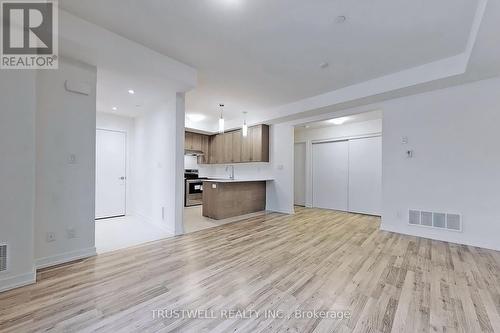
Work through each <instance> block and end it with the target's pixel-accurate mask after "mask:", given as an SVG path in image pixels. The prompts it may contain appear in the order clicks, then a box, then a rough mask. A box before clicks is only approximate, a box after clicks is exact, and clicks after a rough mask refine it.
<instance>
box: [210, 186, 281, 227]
mask: <svg viewBox="0 0 500 333" xmlns="http://www.w3.org/2000/svg"><path fill="white" fill-rule="evenodd" d="M268 181H272V179H208V180H205V181H203V216H205V217H209V218H212V219H215V220H222V219H226V218H229V217H234V216H240V215H245V214H250V213H255V212H260V211H263V210H265V209H266V183H267V182H268Z"/></svg>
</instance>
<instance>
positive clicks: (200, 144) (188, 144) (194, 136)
mask: <svg viewBox="0 0 500 333" xmlns="http://www.w3.org/2000/svg"><path fill="white" fill-rule="evenodd" d="M209 140H210V137H209V136H208V135H204V134H198V133H193V132H185V137H184V150H185V151H187V152H190V153H195V154H197V155H198V163H199V164H208V163H209V155H210V151H209Z"/></svg>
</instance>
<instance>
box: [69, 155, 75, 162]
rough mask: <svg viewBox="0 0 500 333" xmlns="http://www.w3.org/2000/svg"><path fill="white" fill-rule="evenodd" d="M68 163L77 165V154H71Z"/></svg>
mask: <svg viewBox="0 0 500 333" xmlns="http://www.w3.org/2000/svg"><path fill="white" fill-rule="evenodd" d="M68 163H69V164H76V155H75V154H70V155H69V156H68Z"/></svg>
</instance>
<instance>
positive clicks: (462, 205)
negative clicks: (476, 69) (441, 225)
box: [277, 77, 500, 250]
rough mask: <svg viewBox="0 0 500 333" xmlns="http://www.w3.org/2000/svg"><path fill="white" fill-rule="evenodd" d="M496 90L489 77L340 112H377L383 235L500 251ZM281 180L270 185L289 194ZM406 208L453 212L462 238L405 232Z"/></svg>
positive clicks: (499, 86)
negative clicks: (408, 154) (460, 220)
mask: <svg viewBox="0 0 500 333" xmlns="http://www.w3.org/2000/svg"><path fill="white" fill-rule="evenodd" d="M498 91H500V78H499V77H496V78H493V79H489V80H483V81H478V82H474V83H470V84H466V85H461V86H456V87H451V88H446V89H441V90H435V91H432V92H426V93H422V94H418V95H413V96H407V97H402V98H398V99H392V100H388V101H384V102H381V103H377V104H371V105H366V106H363V107H359V108H353V109H347V110H343V111H342V115H345V114H355V113H362V112H366V111H371V110H383V113H384V119H383V152H382V155H383V159H382V169H383V171H382V172H383V177H382V187H383V188H382V191H383V193H382V197H383V199H382V200H383V204H382V206H383V209H382V226H381V228H382V229H383V230H388V231H394V232H398V233H403V234H409V235H414V236H420V237H425V238H431V239H438V240H444V241H449V242H455V243H461V244H468V245H474V246H480V247H485V248H491V249H496V250H500V241H499V238H498V235H499V234H500V223H499V221H500V211H499V210H498V202H500V191H499V190H498V189H499V188H500V171H499V170H500V154H499V153H498V142H499V139H500V138H499V135H498V133H499V131H498V124H500V112H498V110H499V105H500V95H499V94H498ZM338 115H339V114H338V113H332V114H329V115H325V118H327V117H328V118H334V117H336V116H338ZM316 120H317V119H316ZM303 121H304V120H302V121H300V122H303ZM307 121H312V119H307ZM300 122H298V121H293V122H290V123H289V124H296V123H300ZM403 136H407V137H408V139H409V144H407V145H403V144H402V143H401V139H402V137H403ZM289 146H290V149H293V143H291V142H290V144H289ZM407 149H413V150H414V158H412V159H407V158H406V155H405V151H406V150H407ZM277 153H278V154H281V155H283V156H282V158H286V156H288V155H289V153H288V152H287V151H286V150H283V151H278V152H277ZM292 163H293V162H290V165H292ZM287 179H288V178H287V177H286V178H284V179H283V181H281V180H280V181H279V184H277V185H279V186H282V187H283V188H287V191H289V192H290V193H293V184H287ZM291 179H292V178H291ZM289 183H293V182H292V181H289ZM289 202H290V203H292V202H293V198H290V199H289ZM408 209H425V210H430V211H438V212H451V213H460V214H462V215H463V232H451V231H445V230H435V229H428V228H423V227H418V226H410V225H409V224H408Z"/></svg>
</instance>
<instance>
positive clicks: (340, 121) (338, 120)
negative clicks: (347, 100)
mask: <svg viewBox="0 0 500 333" xmlns="http://www.w3.org/2000/svg"><path fill="white" fill-rule="evenodd" d="M348 120H349V117H340V118H335V119H330V120H328V121H329V122H330V123H332V124H334V125H342V124H343V123H345V122H346V121H348Z"/></svg>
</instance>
